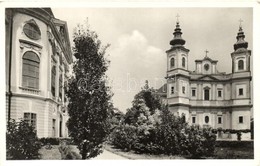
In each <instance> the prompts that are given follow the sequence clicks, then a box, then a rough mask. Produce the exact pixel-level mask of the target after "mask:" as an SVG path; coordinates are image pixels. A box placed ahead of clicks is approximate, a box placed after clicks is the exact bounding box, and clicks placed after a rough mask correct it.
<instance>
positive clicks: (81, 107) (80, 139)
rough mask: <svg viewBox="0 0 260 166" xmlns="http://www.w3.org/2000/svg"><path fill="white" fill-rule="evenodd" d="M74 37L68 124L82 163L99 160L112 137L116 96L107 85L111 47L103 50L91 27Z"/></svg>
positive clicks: (80, 31) (82, 28)
mask: <svg viewBox="0 0 260 166" xmlns="http://www.w3.org/2000/svg"><path fill="white" fill-rule="evenodd" d="M85 24H86V25H87V26H85V25H79V26H77V27H76V28H75V29H74V34H73V42H74V46H73V55H74V56H75V59H76V61H75V62H74V64H73V74H72V75H73V76H72V77H71V78H70V80H69V83H68V88H67V91H66V94H67V96H68V98H69V104H68V114H69V117H70V118H69V119H68V122H67V126H68V130H69V136H70V137H71V138H72V139H73V141H74V142H75V143H76V144H77V146H78V149H79V150H80V153H81V155H82V159H88V158H92V157H95V156H97V155H98V154H100V153H101V152H102V144H103V142H104V141H105V140H106V137H107V135H108V134H109V123H108V109H109V105H110V99H111V96H112V93H111V91H110V87H108V86H107V85H106V80H107V77H106V75H105V72H106V71H107V69H108V65H109V61H108V60H107V59H106V58H105V55H106V49H107V47H108V46H109V45H106V46H102V45H101V41H100V40H99V39H98V35H97V33H96V32H94V31H91V30H90V29H89V26H88V24H87V23H85Z"/></svg>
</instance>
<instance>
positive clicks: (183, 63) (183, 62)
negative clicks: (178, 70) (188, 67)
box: [181, 57, 186, 67]
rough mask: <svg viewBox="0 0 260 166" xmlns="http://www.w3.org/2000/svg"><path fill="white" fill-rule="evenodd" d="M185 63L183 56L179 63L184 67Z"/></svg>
mask: <svg viewBox="0 0 260 166" xmlns="http://www.w3.org/2000/svg"><path fill="white" fill-rule="evenodd" d="M185 63H186V62H185V58H184V57H182V63H181V64H182V67H185Z"/></svg>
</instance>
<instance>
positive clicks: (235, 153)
mask: <svg viewBox="0 0 260 166" xmlns="http://www.w3.org/2000/svg"><path fill="white" fill-rule="evenodd" d="M214 158H215V159H254V148H253V147H239V148H237V147H223V148H221V147H216V148H215V156H214Z"/></svg>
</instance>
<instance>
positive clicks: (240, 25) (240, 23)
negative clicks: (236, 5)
mask: <svg viewBox="0 0 260 166" xmlns="http://www.w3.org/2000/svg"><path fill="white" fill-rule="evenodd" d="M238 21H239V27H240V28H241V27H242V22H243V20H242V19H241V18H240V19H239V20H238Z"/></svg>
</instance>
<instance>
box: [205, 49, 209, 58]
mask: <svg viewBox="0 0 260 166" xmlns="http://www.w3.org/2000/svg"><path fill="white" fill-rule="evenodd" d="M205 52H206V57H207V56H208V53H209V51H208V50H207V49H206V50H205Z"/></svg>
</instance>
